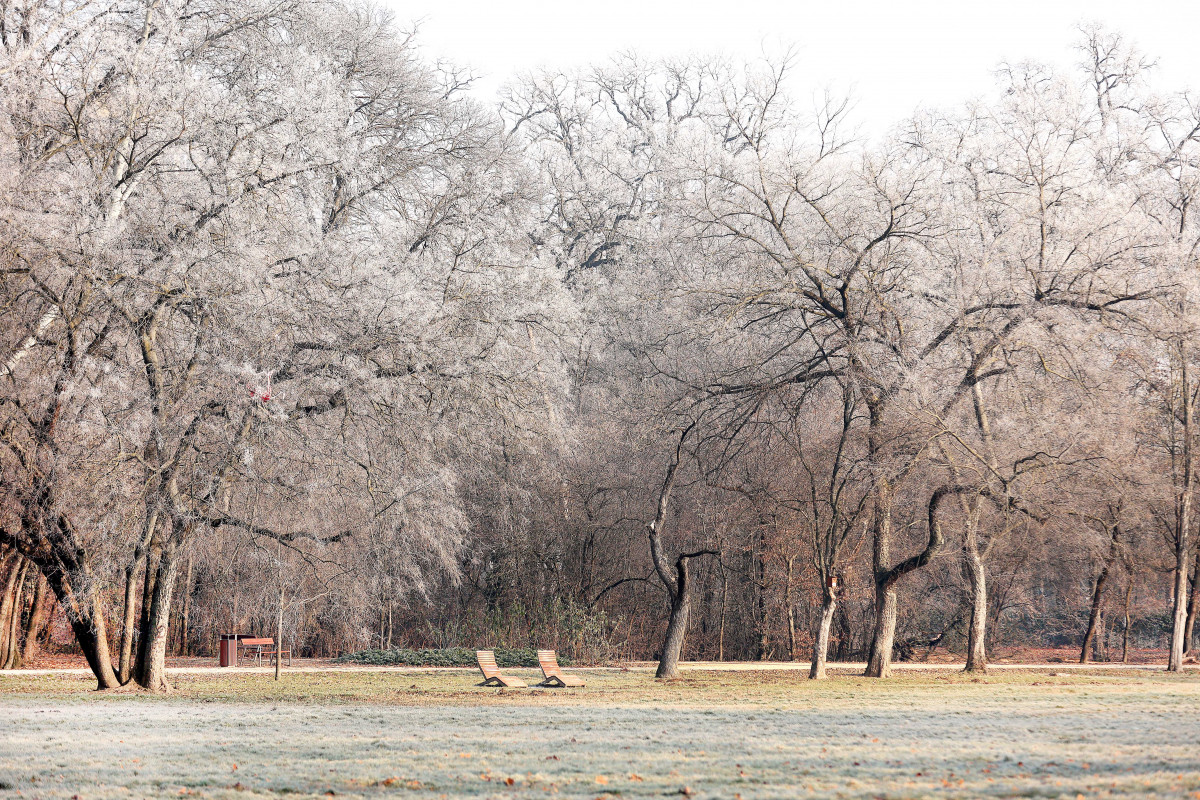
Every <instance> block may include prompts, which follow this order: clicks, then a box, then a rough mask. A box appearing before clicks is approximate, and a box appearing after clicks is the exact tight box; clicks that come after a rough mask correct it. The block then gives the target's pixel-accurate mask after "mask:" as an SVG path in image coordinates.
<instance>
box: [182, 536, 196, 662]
mask: <svg viewBox="0 0 1200 800" xmlns="http://www.w3.org/2000/svg"><path fill="white" fill-rule="evenodd" d="M192 588H193V585H192V554H191V553H190V552H189V553H188V558H187V567H186V568H185V570H184V575H183V603H182V608H180V610H179V655H181V656H186V655H191V647H190V643H189V642H188V637H189V636H191V618H192Z"/></svg>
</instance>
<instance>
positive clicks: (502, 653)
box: [334, 647, 571, 667]
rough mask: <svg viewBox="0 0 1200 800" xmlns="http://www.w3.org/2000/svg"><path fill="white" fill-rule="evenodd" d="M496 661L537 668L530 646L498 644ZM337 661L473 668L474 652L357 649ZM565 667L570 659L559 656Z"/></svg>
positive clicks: (449, 648) (534, 655) (454, 648)
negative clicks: (511, 646) (501, 645)
mask: <svg viewBox="0 0 1200 800" xmlns="http://www.w3.org/2000/svg"><path fill="white" fill-rule="evenodd" d="M493 652H495V654H496V663H497V664H499V665H500V666H502V667H536V666H537V665H538V660H537V651H536V650H534V649H533V648H532V647H514V648H509V647H497V648H494V649H493ZM334 662H335V663H340V664H376V665H393V664H394V665H401V666H406V667H473V666H475V651H474V650H472V649H471V648H469V647H445V648H441V649H433V648H430V649H425V650H359V651H358V652H356V653H346V654H345V655H343V656H339V657H338V658H336V659H334ZM558 663H559V664H561V665H563V666H566V665H568V664H570V663H571V661H570V659H567V658H563V657H562V656H559V658H558Z"/></svg>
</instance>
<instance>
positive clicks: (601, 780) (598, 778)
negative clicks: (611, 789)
mask: <svg viewBox="0 0 1200 800" xmlns="http://www.w3.org/2000/svg"><path fill="white" fill-rule="evenodd" d="M596 783H598V784H600V785H601V786H604V785H606V784H607V783H608V778H606V777H605V776H603V775H597V776H596Z"/></svg>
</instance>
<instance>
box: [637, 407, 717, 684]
mask: <svg viewBox="0 0 1200 800" xmlns="http://www.w3.org/2000/svg"><path fill="white" fill-rule="evenodd" d="M692 427H693V425H689V426H688V427H687V429H685V430H684V431H683V432H682V433H681V434H680V435H679V442H678V444H676V446H675V454H674V457H673V458H672V459H671V463H670V465H669V466H668V467H667V474H666V477H665V478H664V479H663V482H662V486H661V487H660V488H659V491H658V507H657V509H656V510H655V513H654V519H653V520H652V521H651V522H650V523H649V524H648V525H647V526H646V535H647V537H648V538H649V540H650V558H651V560H652V561H653V562H654V571H655V572H657V573H658V577H659V579H660V580H661V581H662V582H663V586H665V587H666V589H667V595H668V596H669V598H670V602H671V614H670V616H669V617H668V619H667V633H666V636H665V637H664V639H663V648H662V653H661V654H660V656H659V661H658V669H657V670H656V671H655V673H654V675H655V677H657V678H678V677H679V658H680V655H681V653H682V652H683V640H684V638H685V636H686V635H687V622H688V612H689V611H690V610H691V605H692V597H691V595H692V587H691V583H690V581H689V580H688V562H689V561H690V560H691V559H693V558H696V557H698V556H702V555H717V553H716V551H714V550H701V551H698V552H695V553H683V554H681V555H679V557H678V558H676V559H675V565H674V568H672V566H671V565H670V563H669V562H668V561H667V557H666V554H665V553H664V552H663V544H662V529H663V526H664V525H665V524H666V521H667V512H668V510H669V509H670V504H671V491H672V489H674V487H675V476H676V475H677V474H678V471H679V462H680V459H681V457H682V454H683V442H684V440H685V439H686V438H687V436H688V434H689V433H690V432H691V430H692Z"/></svg>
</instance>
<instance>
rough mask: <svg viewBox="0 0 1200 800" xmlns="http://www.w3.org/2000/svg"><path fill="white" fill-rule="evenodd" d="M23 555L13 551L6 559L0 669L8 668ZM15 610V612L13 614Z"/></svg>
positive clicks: (0, 597) (0, 600)
mask: <svg viewBox="0 0 1200 800" xmlns="http://www.w3.org/2000/svg"><path fill="white" fill-rule="evenodd" d="M25 563H26V562H25V557H24V556H22V555H21V554H20V553H14V554H13V556H12V558H11V559H9V560H8V575H7V577H6V578H5V580H4V593H3V594H2V595H0V669H7V668H8V654H9V651H10V649H11V644H10V642H9V637H10V636H11V635H12V631H13V625H12V619H13V617H14V616H16V615H19V614H20V611H19V610H17V609H16V606H17V595H18V590H19V588H20V584H21V581H22V580H24V579H25ZM14 610H16V614H14Z"/></svg>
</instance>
